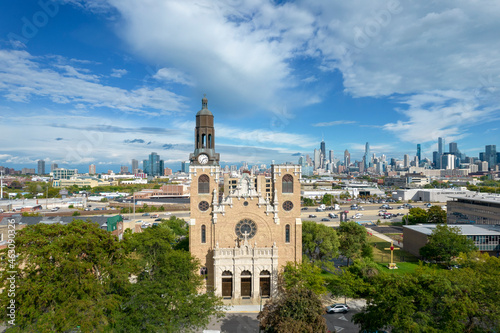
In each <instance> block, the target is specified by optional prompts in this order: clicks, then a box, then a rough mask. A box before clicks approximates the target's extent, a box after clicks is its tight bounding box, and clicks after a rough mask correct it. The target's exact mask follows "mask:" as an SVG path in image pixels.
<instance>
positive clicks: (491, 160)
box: [479, 145, 500, 169]
mask: <svg viewBox="0 0 500 333" xmlns="http://www.w3.org/2000/svg"><path fill="white" fill-rule="evenodd" d="M479 156H480V157H481V161H485V162H488V167H489V168H490V169H494V166H495V165H496V164H498V162H500V161H499V160H498V155H497V146H496V145H487V146H486V147H485V151H484V153H483V154H482V156H481V154H480V155H479Z"/></svg>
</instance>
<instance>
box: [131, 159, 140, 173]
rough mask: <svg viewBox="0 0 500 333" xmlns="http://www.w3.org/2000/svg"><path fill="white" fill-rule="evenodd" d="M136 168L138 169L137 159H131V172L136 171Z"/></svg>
mask: <svg viewBox="0 0 500 333" xmlns="http://www.w3.org/2000/svg"><path fill="white" fill-rule="evenodd" d="M137 169H139V161H137V160H135V159H133V160H132V173H136V170H137Z"/></svg>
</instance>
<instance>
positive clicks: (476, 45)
mask: <svg viewBox="0 0 500 333" xmlns="http://www.w3.org/2000/svg"><path fill="white" fill-rule="evenodd" d="M0 8H1V9H2V19H3V20H2V21H3V23H4V24H3V25H2V27H0V41H2V43H1V44H0V59H1V60H2V61H1V62H0V94H1V95H2V100H1V102H0V109H1V110H2V111H1V113H0V119H1V122H0V130H1V131H2V133H3V134H4V137H5V138H8V139H6V142H7V144H2V147H1V148H0V165H4V166H7V167H14V168H21V167H30V168H36V167H37V163H38V161H39V160H43V161H45V165H46V166H49V165H52V164H54V163H55V164H58V165H59V167H78V168H79V169H88V165H90V164H95V165H96V168H97V169H98V170H107V169H109V168H117V169H119V167H120V166H121V165H127V166H130V161H131V160H132V159H137V160H139V161H142V159H143V158H144V156H147V155H148V154H149V153H151V152H153V151H155V152H157V153H158V154H159V155H160V156H162V158H163V159H164V161H165V166H169V167H173V168H174V169H175V170H177V169H179V166H180V163H181V162H182V161H184V160H186V159H188V156H189V152H191V151H192V138H193V135H194V134H193V133H194V122H193V121H192V117H193V115H194V114H195V113H196V112H197V111H198V110H199V109H200V107H199V105H200V104H199V103H200V100H201V98H202V96H203V94H204V93H206V94H207V98H208V108H209V109H210V110H211V111H212V112H213V113H214V116H215V117H216V119H217V124H218V129H217V131H218V132H217V138H218V142H217V146H218V150H219V152H220V153H221V156H222V157H223V160H222V161H221V163H225V164H235V163H241V162H242V161H247V162H249V163H252V164H261V163H265V164H270V162H271V160H275V161H276V162H277V163H278V162H285V161H292V162H294V163H296V162H297V159H298V155H304V156H305V155H312V154H313V152H314V149H320V150H322V153H323V157H324V158H326V157H327V156H326V151H329V150H333V151H336V152H338V154H337V156H338V157H339V158H340V157H341V156H342V152H343V151H345V150H348V151H349V153H350V154H351V157H350V160H351V161H355V160H358V161H360V160H361V159H362V158H363V155H364V152H365V143H366V142H369V143H370V147H369V150H370V152H371V153H375V154H377V155H379V156H380V155H382V154H385V155H386V156H387V157H388V158H391V157H394V158H397V159H403V157H404V155H405V154H409V155H410V156H414V155H415V147H416V145H417V144H420V145H421V157H422V159H423V158H429V159H431V160H432V159H433V155H432V153H433V151H438V145H437V140H438V138H439V137H442V138H444V139H445V141H446V142H456V143H458V146H459V147H460V152H461V153H465V154H467V155H468V156H474V157H478V156H479V153H481V152H483V151H484V147H485V146H486V145H496V144H497V142H496V141H497V138H498V128H500V122H499V117H498V114H499V112H498V109H497V106H496V105H497V103H496V102H497V100H498V97H497V95H498V94H497V92H498V86H499V77H500V66H499V62H500V57H498V55H499V53H500V45H499V42H498V40H497V38H496V35H495V34H494V33H493V32H495V31H498V28H499V25H500V23H498V22H497V20H496V19H495V18H496V17H498V13H500V5H499V4H488V5H478V4H477V3H475V2H472V1H464V2H461V3H460V4H456V3H455V2H452V1H443V2H440V3H433V4H424V5H416V4H409V3H403V2H401V3H400V2H398V1H389V2H387V3H372V2H368V1H360V2H359V3H358V2H357V3H352V4H351V3H345V2H339V3H328V4H325V3H323V2H319V1H312V2H311V1H309V2H303V1H296V2H286V3H275V2H269V1H257V2H255V3H252V4H250V3H246V4H236V3H231V2H230V3H226V2H203V1H202V2H196V3H194V2H190V1H186V2H183V3H182V4H181V3H174V2H168V1H167V2H160V1H151V3H150V4H149V5H148V6H147V7H141V6H137V5H134V4H133V2H131V1H121V2H119V3H114V2H111V1H106V0H103V1H91V0H89V1H85V0H82V1H62V2H48V1H43V0H42V1H26V2H23V4H22V5H21V4H18V3H14V4H9V6H7V5H6V4H3V5H0ZM188 13H189V14H188ZM471 22H472V23H473V24H471ZM177 31H182V33H177ZM485 32H486V33H485ZM430 35H432V38H431V39H429V36H430ZM457 40H460V43H459V44H460V45H459V46H457V44H458V43H457V42H456V41H457ZM435 45H440V47H439V48H437V47H435ZM429 55H432V56H429ZM323 138H324V141H325V143H326V147H325V148H323V149H321V148H322V147H320V145H319V144H318V143H320V142H321V140H322V139H323ZM446 149H447V147H446Z"/></svg>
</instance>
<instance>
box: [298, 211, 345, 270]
mask: <svg viewBox="0 0 500 333" xmlns="http://www.w3.org/2000/svg"><path fill="white" fill-rule="evenodd" d="M339 246H340V243H339V239H338V236H337V232H336V231H335V230H334V229H333V228H331V227H328V226H326V225H324V224H319V223H316V222H313V221H304V222H303V223H302V252H303V253H304V254H305V255H306V256H307V257H308V258H309V259H310V260H311V261H312V262H313V263H315V264H321V262H325V261H328V260H331V259H333V258H335V257H337V256H338V250H339Z"/></svg>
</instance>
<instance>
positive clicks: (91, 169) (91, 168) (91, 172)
mask: <svg viewBox="0 0 500 333" xmlns="http://www.w3.org/2000/svg"><path fill="white" fill-rule="evenodd" d="M95 174H96V172H95V164H91V165H89V175H95Z"/></svg>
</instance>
